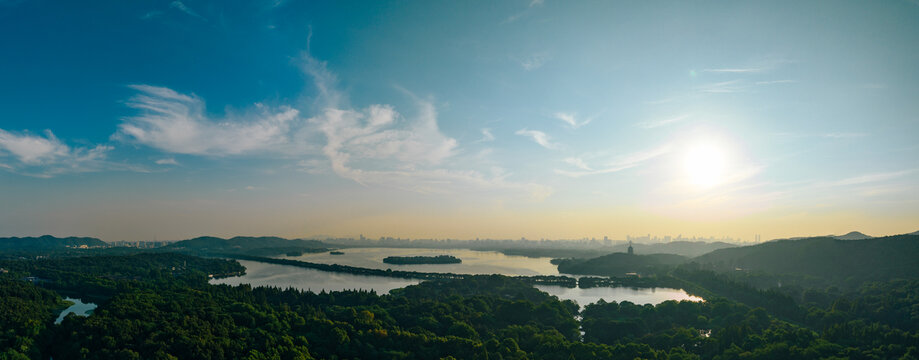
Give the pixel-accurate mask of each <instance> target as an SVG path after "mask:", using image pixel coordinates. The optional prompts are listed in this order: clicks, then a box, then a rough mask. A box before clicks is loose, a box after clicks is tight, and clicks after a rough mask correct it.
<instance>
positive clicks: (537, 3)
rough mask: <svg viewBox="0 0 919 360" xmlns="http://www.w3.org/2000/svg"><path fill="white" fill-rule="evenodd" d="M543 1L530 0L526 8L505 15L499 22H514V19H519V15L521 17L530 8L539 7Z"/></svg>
mask: <svg viewBox="0 0 919 360" xmlns="http://www.w3.org/2000/svg"><path fill="white" fill-rule="evenodd" d="M544 3H545V0H530V2H529V4H528V5H527V8H526V9H524V10H523V11H520V12H518V13H516V14H513V15H511V16H508V17H507V18H506V19H504V21H502V22H501V23H502V24H507V23H512V22H514V21H517V20H519V19H520V18H521V17H523V16H524V15H526V14H527V13H528V12H529V11H530V9H533V8H537V7H540V6H542V5H543V4H544Z"/></svg>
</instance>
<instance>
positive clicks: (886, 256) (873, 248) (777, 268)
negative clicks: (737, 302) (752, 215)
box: [693, 235, 919, 283]
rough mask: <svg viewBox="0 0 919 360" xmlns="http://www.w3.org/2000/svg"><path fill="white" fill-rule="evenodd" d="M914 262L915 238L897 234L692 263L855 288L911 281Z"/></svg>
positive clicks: (775, 246) (815, 241)
mask: <svg viewBox="0 0 919 360" xmlns="http://www.w3.org/2000/svg"><path fill="white" fill-rule="evenodd" d="M916 259H919V236H916V235H896V236H887V237H880V238H870V239H864V240H839V239H835V238H830V237H821V238H808V239H802V240H777V241H771V242H768V243H763V244H758V245H753V246H745V247H738V248H731V249H721V250H716V251H713V252H711V253H708V254H705V255H702V256H699V257H697V258H695V259H693V261H695V262H698V263H702V264H709V265H712V266H714V267H715V268H720V269H722V270H730V269H735V268H739V269H742V270H747V271H762V272H768V273H774V274H795V275H803V276H814V277H820V278H824V279H828V280H831V281H836V282H840V281H844V282H848V283H859V282H862V281H868V280H877V281H888V280H890V279H892V278H914V277H916V276H917V274H919V261H917V260H916Z"/></svg>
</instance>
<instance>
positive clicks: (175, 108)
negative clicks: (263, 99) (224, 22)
mask: <svg viewBox="0 0 919 360" xmlns="http://www.w3.org/2000/svg"><path fill="white" fill-rule="evenodd" d="M131 88H132V89H135V90H137V91H138V92H139V94H137V95H136V96H134V97H133V98H131V100H130V101H129V102H128V106H130V107H132V108H134V109H137V110H139V111H140V112H141V113H140V114H139V115H137V116H134V117H129V118H126V119H124V121H123V122H122V123H121V124H120V125H119V126H118V132H117V133H116V134H115V135H114V136H113V137H114V138H116V139H118V140H122V141H126V142H136V143H139V144H143V145H147V146H150V147H153V148H156V149H159V150H162V151H165V152H169V153H176V154H194V155H214V156H223V155H238V154H244V153H251V152H257V151H266V150H278V148H279V147H280V146H282V145H285V144H286V143H288V142H289V138H288V137H289V136H288V135H289V134H288V131H289V130H290V128H291V124H292V123H293V122H294V121H295V120H296V119H297V118H298V114H299V112H298V111H297V110H295V109H292V108H289V107H282V108H280V109H277V110H269V109H267V108H266V107H265V106H262V105H260V104H257V105H256V112H255V113H254V114H251V115H249V116H245V117H243V118H241V119H234V118H223V119H212V118H210V117H208V116H207V115H206V113H205V106H204V101H202V100H201V99H199V98H197V97H195V96H194V95H184V94H180V93H177V92H175V91H173V90H171V89H168V88H164V87H155V86H149V85H132V86H131Z"/></svg>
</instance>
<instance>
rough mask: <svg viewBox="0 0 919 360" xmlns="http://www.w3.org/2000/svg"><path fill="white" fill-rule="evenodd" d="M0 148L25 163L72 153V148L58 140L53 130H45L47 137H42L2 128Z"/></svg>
mask: <svg viewBox="0 0 919 360" xmlns="http://www.w3.org/2000/svg"><path fill="white" fill-rule="evenodd" d="M0 149H3V150H5V151H7V152H9V153H11V154H13V155H14V156H16V157H17V158H18V159H19V161H21V162H23V163H25V164H40V163H42V162H43V161H49V162H53V161H55V160H56V159H57V158H61V157H66V156H68V155H69V154H70V148H69V147H68V146H67V145H65V144H63V143H62V142H61V141H60V140H58V139H57V137H55V136H54V134H53V133H51V131H45V137H41V136H34V135H28V134H23V135H15V134H12V133H9V132H7V131H5V130H0Z"/></svg>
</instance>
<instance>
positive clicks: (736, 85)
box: [696, 80, 746, 94]
mask: <svg viewBox="0 0 919 360" xmlns="http://www.w3.org/2000/svg"><path fill="white" fill-rule="evenodd" d="M745 89H746V86H745V85H744V83H743V82H742V81H740V80H731V81H721V82H716V83H710V84H705V85H702V86H698V87H696V90H697V91H700V92H703V93H713V94H726V93H739V92H744V91H745Z"/></svg>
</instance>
